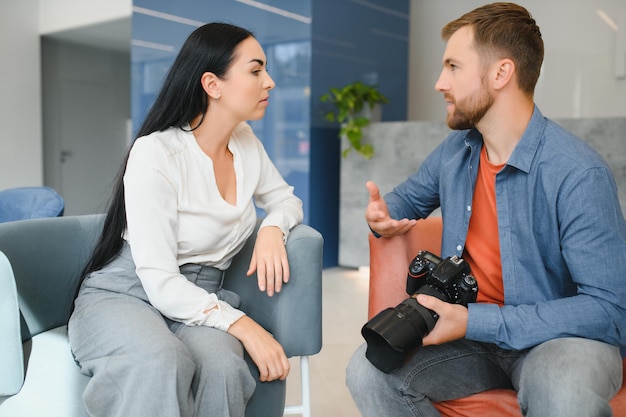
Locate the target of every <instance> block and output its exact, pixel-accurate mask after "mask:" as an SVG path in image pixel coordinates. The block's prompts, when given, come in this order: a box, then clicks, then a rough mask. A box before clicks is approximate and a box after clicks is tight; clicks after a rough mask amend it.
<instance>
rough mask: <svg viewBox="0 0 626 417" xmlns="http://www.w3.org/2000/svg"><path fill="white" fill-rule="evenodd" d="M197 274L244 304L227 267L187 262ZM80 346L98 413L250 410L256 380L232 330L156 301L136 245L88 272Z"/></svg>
mask: <svg viewBox="0 0 626 417" xmlns="http://www.w3.org/2000/svg"><path fill="white" fill-rule="evenodd" d="M181 273H183V274H184V275H185V276H186V277H187V278H188V279H189V280H190V281H192V282H194V283H195V284H196V285H198V286H200V287H203V288H204V289H206V290H207V291H209V292H214V293H217V294H218V297H219V298H221V299H225V300H226V301H228V302H229V303H231V304H234V306H235V307H237V304H238V297H237V296H236V294H234V293H232V292H229V291H226V290H222V289H221V283H222V282H221V281H222V276H223V274H222V272H221V271H219V270H217V269H215V268H210V267H202V266H199V265H183V266H182V267H181ZM68 333H69V340H70V344H71V347H72V352H73V354H74V356H75V358H76V360H77V362H78V363H79V364H80V367H81V369H82V372H83V373H85V374H86V375H89V376H91V380H90V382H89V384H88V385H87V388H86V389H85V392H84V394H83V399H84V402H85V406H86V408H87V412H88V413H89V415H91V416H94V417H100V416H102V417H104V416H106V417H114V416H117V417H130V416H132V417H142V416H145V417H159V416H163V417H178V416H180V417H192V416H204V417H209V416H215V417H243V416H244V415H245V410H246V404H247V403H248V400H249V399H250V397H251V396H252V394H253V392H254V390H255V385H256V381H255V378H254V377H253V376H252V374H251V370H250V364H249V363H247V362H246V360H245V358H244V349H243V346H242V344H241V342H239V340H237V339H236V338H235V337H233V336H231V335H230V334H228V333H226V332H224V331H221V330H218V329H214V328H210V327H206V326H186V325H184V324H182V323H178V322H174V321H172V320H169V319H167V318H165V317H164V316H162V315H161V314H160V313H159V311H157V310H156V309H155V308H154V307H152V305H151V304H150V303H149V302H148V300H147V296H146V294H145V292H144V290H143V287H142V286H141V282H140V281H139V278H138V277H137V275H136V274H135V265H134V263H133V261H132V257H131V255H130V250H129V248H128V246H125V248H124V249H123V251H122V253H121V254H120V255H119V256H118V258H117V259H116V260H114V261H113V262H111V263H110V264H109V265H107V266H106V267H105V268H104V269H102V270H100V271H97V272H95V273H93V274H91V275H90V276H89V277H87V278H86V279H85V281H84V283H83V285H82V287H81V290H80V292H79V295H78V298H77V299H76V303H75V309H74V312H73V313H72V316H71V318H70V321H69V324H68Z"/></svg>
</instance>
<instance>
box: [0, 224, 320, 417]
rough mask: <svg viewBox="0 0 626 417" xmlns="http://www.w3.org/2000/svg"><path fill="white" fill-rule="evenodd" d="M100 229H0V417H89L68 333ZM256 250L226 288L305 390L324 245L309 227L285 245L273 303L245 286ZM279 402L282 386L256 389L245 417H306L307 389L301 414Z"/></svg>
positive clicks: (236, 264) (238, 263)
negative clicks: (282, 275) (294, 361)
mask: <svg viewBox="0 0 626 417" xmlns="http://www.w3.org/2000/svg"><path fill="white" fill-rule="evenodd" d="M103 220H104V216H103V215H84V216H66V217H56V218H45V219H32V220H22V221H14V222H9V223H2V224H0V369H2V373H0V417H8V416H11V417H14V416H20V417H35V416H37V417H39V416H42V415H45V416H47V417H55V416H58V417H77V416H81V417H84V416H86V412H85V409H84V407H83V403H82V398H81V395H82V392H83V390H84V387H85V385H86V383H87V382H88V380H89V379H88V377H86V376H84V375H82V374H81V373H80V370H79V368H78V366H77V365H76V363H75V362H74V360H73V358H72V354H71V351H70V347H69V343H68V340H67V334H66V324H67V321H68V318H69V314H70V309H71V306H72V302H73V297H74V294H75V291H76V287H77V283H78V277H79V274H80V271H81V270H82V267H83V265H84V263H85V262H86V260H87V258H88V256H89V253H90V251H91V249H92V248H93V246H94V244H95V241H96V238H97V237H98V234H99V232H100V230H101V228H102V222H103ZM253 236H255V234H254V235H253ZM253 244H254V239H253V238H251V239H249V241H248V242H247V244H246V246H245V247H244V248H243V249H242V251H241V252H240V253H239V254H238V255H237V257H236V258H235V259H234V261H233V264H232V266H231V268H230V269H229V271H228V273H227V275H226V278H225V283H224V285H225V287H227V288H229V289H231V290H234V291H236V292H237V293H238V294H239V295H240V296H241V298H242V307H241V308H242V309H243V310H244V311H246V313H247V314H248V315H250V316H251V317H252V318H254V319H255V320H256V321H257V322H259V323H260V324H261V325H263V326H264V327H265V328H266V329H268V331H270V332H271V333H272V334H273V335H274V336H275V337H276V339H277V340H278V341H279V342H280V343H281V344H282V345H283V347H284V349H285V352H286V353H287V355H288V356H289V357H292V356H300V357H301V358H302V359H301V363H302V365H303V369H302V371H303V372H302V377H303V381H302V384H303V386H304V387H308V380H306V379H307V378H308V372H307V370H308V362H307V358H308V356H309V355H313V354H316V353H318V352H319V351H320V349H321V346H322V320H321V315H322V303H321V298H322V289H321V287H322V281H321V277H322V247H323V239H322V236H321V235H320V234H319V233H318V232H317V231H316V230H314V229H313V228H311V227H309V226H306V225H299V226H296V227H295V228H294V229H293V231H292V232H291V233H290V235H289V239H288V241H287V253H288V257H289V264H290V270H291V277H292V279H291V280H290V281H289V283H287V284H286V285H285V286H284V287H283V290H282V291H281V292H280V293H279V294H276V295H274V297H271V298H270V297H268V296H267V295H266V294H264V293H261V292H259V290H258V288H257V286H256V279H255V278H254V277H246V276H245V271H246V270H247V267H248V263H249V259H250V256H251V253H252V249H253ZM251 370H253V372H256V368H255V367H254V366H253V365H251ZM285 392H286V383H285V381H274V382H271V383H261V382H258V383H257V389H256V391H255V394H254V395H253V397H252V399H251V400H250V403H249V404H248V409H247V410H248V411H247V413H246V416H247V417H253V416H254V417H277V416H281V415H283V413H285V414H293V413H298V414H302V415H303V416H310V407H309V405H310V404H308V400H309V396H308V389H306V390H303V404H302V405H300V406H291V407H285Z"/></svg>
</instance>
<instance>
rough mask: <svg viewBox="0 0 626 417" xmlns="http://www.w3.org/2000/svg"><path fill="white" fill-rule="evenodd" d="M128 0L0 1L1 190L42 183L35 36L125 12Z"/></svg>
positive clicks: (37, 42)
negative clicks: (0, 63)
mask: <svg viewBox="0 0 626 417" xmlns="http://www.w3.org/2000/svg"><path fill="white" fill-rule="evenodd" d="M131 8H132V0H106V1H102V0H1V1H0V56H1V57H2V58H1V60H2V61H1V62H2V65H0V126H2V128H1V132H2V134H1V136H0V189H4V188H10V187H19V186H36V185H42V184H43V181H44V179H43V162H42V161H43V144H42V128H41V119H42V115H41V73H40V67H41V58H40V35H41V34H49V33H52V32H55V31H58V30H65V29H71V28H76V27H82V26H86V25H90V24H93V23H97V22H102V21H107V20H113V19H118V18H122V17H129V16H130V14H131Z"/></svg>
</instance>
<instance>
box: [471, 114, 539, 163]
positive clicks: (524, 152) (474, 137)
mask: <svg viewBox="0 0 626 417" xmlns="http://www.w3.org/2000/svg"><path fill="white" fill-rule="evenodd" d="M546 124H547V120H546V118H545V117H544V116H543V114H542V113H541V111H540V110H539V108H538V107H537V106H536V105H535V106H534V110H533V115H532V117H531V118H530V122H529V123H528V126H527V127H526V130H525V131H524V134H523V135H522V138H521V139H520V141H519V142H518V143H517V145H516V146H515V149H514V150H513V154H511V157H510V158H509V160H508V161H507V165H510V166H512V167H515V168H517V169H519V170H521V171H524V172H526V173H528V172H529V171H530V166H531V164H532V162H533V159H534V157H535V154H536V153H537V149H539V146H540V145H541V142H542V141H543V137H544V131H545V128H546ZM465 144H466V145H467V146H470V147H472V148H477V149H480V147H481V146H482V145H483V137H482V135H481V134H480V132H479V131H478V130H477V129H476V128H472V129H470V130H468V131H467V134H466V135H465Z"/></svg>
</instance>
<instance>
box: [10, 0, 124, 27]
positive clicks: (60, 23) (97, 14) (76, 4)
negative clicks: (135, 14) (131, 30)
mask: <svg viewBox="0 0 626 417" xmlns="http://www.w3.org/2000/svg"><path fill="white" fill-rule="evenodd" d="M3 1H4V0H3ZM14 1H16V0H11V2H14ZM17 1H19V0H17ZM131 12H132V0H105V1H103V0H41V1H40V2H39V32H40V33H41V34H43V35H46V34H49V33H53V32H59V31H63V30H67V29H75V28H79V27H82V26H88V25H93V24H98V23H101V22H106V21H109V20H117V19H121V18H127V17H129V16H130V15H131Z"/></svg>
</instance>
